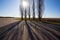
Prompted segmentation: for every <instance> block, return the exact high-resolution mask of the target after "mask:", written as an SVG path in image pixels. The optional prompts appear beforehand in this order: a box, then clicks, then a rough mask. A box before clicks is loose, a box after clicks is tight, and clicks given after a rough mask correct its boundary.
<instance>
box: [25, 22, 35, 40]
mask: <svg viewBox="0 0 60 40" xmlns="http://www.w3.org/2000/svg"><path fill="white" fill-rule="evenodd" d="M26 25H27V29H28V33H29V35H30V38H31V40H34V37H33V35H32V32H31V29H30V27H29V25H28V24H27V22H26Z"/></svg>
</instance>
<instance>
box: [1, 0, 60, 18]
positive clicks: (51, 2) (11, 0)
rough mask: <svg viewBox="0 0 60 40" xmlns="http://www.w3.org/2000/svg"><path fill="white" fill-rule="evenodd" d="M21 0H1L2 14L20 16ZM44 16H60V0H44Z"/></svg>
mask: <svg viewBox="0 0 60 40" xmlns="http://www.w3.org/2000/svg"><path fill="white" fill-rule="evenodd" d="M19 2H20V0H0V16H11V17H19V16H20V12H19V4H20V3H19ZM36 14H37V13H36ZM43 17H44V18H60V0H44V10H43Z"/></svg>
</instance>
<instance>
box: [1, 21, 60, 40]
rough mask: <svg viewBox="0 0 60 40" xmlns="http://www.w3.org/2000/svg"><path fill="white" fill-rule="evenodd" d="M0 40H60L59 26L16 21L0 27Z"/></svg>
mask: <svg viewBox="0 0 60 40" xmlns="http://www.w3.org/2000/svg"><path fill="white" fill-rule="evenodd" d="M0 40H60V25H53V24H48V23H43V22H36V21H29V20H27V21H24V20H23V21H16V22H13V23H11V24H9V25H6V26H3V27H0Z"/></svg>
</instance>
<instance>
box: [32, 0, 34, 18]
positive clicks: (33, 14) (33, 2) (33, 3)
mask: <svg viewBox="0 0 60 40" xmlns="http://www.w3.org/2000/svg"><path fill="white" fill-rule="evenodd" d="M32 6H33V7H32V8H33V19H35V2H34V0H33V5H32Z"/></svg>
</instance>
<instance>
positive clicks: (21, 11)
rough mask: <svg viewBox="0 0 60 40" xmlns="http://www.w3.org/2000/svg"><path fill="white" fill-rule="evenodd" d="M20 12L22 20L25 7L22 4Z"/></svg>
mask: <svg viewBox="0 0 60 40" xmlns="http://www.w3.org/2000/svg"><path fill="white" fill-rule="evenodd" d="M20 13H21V20H23V9H22V7H21V6H20Z"/></svg>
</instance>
